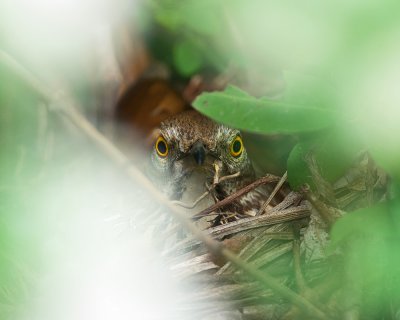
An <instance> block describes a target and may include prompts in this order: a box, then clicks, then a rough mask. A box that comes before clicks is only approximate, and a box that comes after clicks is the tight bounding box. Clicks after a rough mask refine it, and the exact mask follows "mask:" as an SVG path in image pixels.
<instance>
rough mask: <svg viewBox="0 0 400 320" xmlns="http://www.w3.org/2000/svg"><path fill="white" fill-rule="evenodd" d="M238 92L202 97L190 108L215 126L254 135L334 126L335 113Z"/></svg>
mask: <svg viewBox="0 0 400 320" xmlns="http://www.w3.org/2000/svg"><path fill="white" fill-rule="evenodd" d="M239 92H240V91H239V89H234V88H232V87H228V89H226V90H225V91H223V92H212V93H203V94H201V95H200V96H199V97H197V99H196V100H195V101H194V102H193V106H194V107H195V108H196V109H197V110H198V111H200V112H201V113H203V114H205V115H207V116H209V117H210V118H212V119H214V120H216V121H218V122H221V123H224V124H227V125H230V126H233V127H236V128H239V129H243V130H247V131H251V132H257V133H268V134H276V133H278V134H288V133H297V132H310V131H315V130H320V129H323V128H326V127H329V126H331V125H332V124H333V123H334V122H335V118H336V112H335V111H333V110H329V109H326V108H324V107H322V106H319V105H300V104H296V103H290V102H283V101H280V100H272V99H268V98H261V99H257V98H254V97H251V96H249V95H244V94H242V93H240V94H239Z"/></svg>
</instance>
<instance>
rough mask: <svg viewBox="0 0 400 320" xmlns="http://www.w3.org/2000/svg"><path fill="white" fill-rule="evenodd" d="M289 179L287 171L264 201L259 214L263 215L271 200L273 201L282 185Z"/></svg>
mask: <svg viewBox="0 0 400 320" xmlns="http://www.w3.org/2000/svg"><path fill="white" fill-rule="evenodd" d="M286 179H287V171H286V172H285V174H284V175H283V176H282V178H281V180H279V182H278V183H277V185H276V186H275V188H274V190H273V191H272V192H271V194H270V195H269V197H268V199H267V201H265V202H264V203H263V205H262V206H261V208H260V210H259V211H258V213H257V214H258V215H261V214H263V213H264V210H265V209H266V208H267V206H268V205H269V204H270V202H271V201H272V199H273V198H274V197H275V195H276V193H277V192H278V191H279V189H280V188H281V187H282V185H283V184H284V183H285V181H286Z"/></svg>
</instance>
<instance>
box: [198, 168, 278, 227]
mask: <svg viewBox="0 0 400 320" xmlns="http://www.w3.org/2000/svg"><path fill="white" fill-rule="evenodd" d="M279 180H280V178H279V177H277V176H274V175H272V174H268V175H266V176H264V177H262V178H260V179H258V180H256V181H254V182H253V183H251V184H249V185H247V186H245V187H244V188H242V189H240V190H238V191H236V192H235V193H232V194H231V195H229V196H228V197H226V198H225V199H223V200H221V201H219V202H217V203H215V204H213V205H212V206H210V207H208V208H206V209H204V210H203V211H201V212H199V213H197V214H195V215H194V216H193V219H195V220H196V219H200V218H201V217H204V216H206V215H208V214H209V213H211V212H213V211H215V210H217V209H219V208H221V207H223V206H226V205H227V204H229V203H231V202H233V201H234V200H236V199H237V198H240V197H241V196H243V195H245V194H246V193H248V192H249V191H251V190H253V189H255V188H257V187H259V186H261V185H264V184H267V183H271V182H277V181H279Z"/></svg>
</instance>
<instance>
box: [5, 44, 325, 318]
mask: <svg viewBox="0 0 400 320" xmlns="http://www.w3.org/2000/svg"><path fill="white" fill-rule="evenodd" d="M0 63H1V64H3V65H5V66H6V67H8V68H9V69H10V71H12V72H13V74H15V75H16V76H17V77H18V78H20V79H21V80H23V81H24V82H25V84H27V85H28V86H29V87H30V88H31V89H32V90H33V91H34V92H35V93H37V94H38V95H39V96H40V97H41V98H42V99H43V100H44V101H45V102H47V103H48V104H50V105H51V104H52V103H54V102H55V101H56V100H58V99H56V96H55V95H54V94H53V92H52V91H51V90H50V89H48V88H47V86H45V85H42V84H41V83H40V81H39V80H38V79H36V78H35V77H34V76H33V75H32V74H31V73H30V72H29V71H27V70H26V69H25V68H23V67H22V66H21V65H20V64H19V63H17V62H16V61H15V60H14V59H13V58H11V57H10V56H9V55H8V54H6V53H4V52H3V51H1V50H0ZM58 101H59V102H61V101H60V100H58ZM61 105H62V108H60V109H55V111H56V112H57V113H60V114H62V115H64V116H66V117H67V118H68V119H69V120H70V121H71V122H72V123H73V124H74V125H76V127H77V128H78V129H79V130H80V131H81V132H82V133H83V134H85V135H86V136H88V137H89V138H90V139H91V140H92V141H93V142H94V143H95V145H97V146H98V147H99V148H100V149H101V150H102V151H103V152H104V153H105V154H106V155H107V156H108V157H109V158H110V159H111V160H113V161H114V162H115V163H116V164H117V165H119V166H122V167H123V168H125V171H126V173H127V174H128V176H129V178H130V179H132V180H134V181H135V182H138V183H139V184H140V185H142V186H143V187H144V188H145V189H146V191H148V192H149V193H150V194H152V196H153V197H154V198H155V199H156V200H157V201H158V202H159V203H160V204H162V205H163V206H165V207H166V208H167V209H168V210H169V211H170V212H171V214H172V215H173V216H174V217H175V218H176V219H177V220H179V222H180V223H181V224H182V225H183V227H184V228H185V229H186V230H188V231H189V232H191V233H192V234H193V235H194V236H195V237H196V238H197V239H199V240H200V241H201V242H203V244H204V245H205V246H206V247H207V249H208V250H209V251H210V253H211V254H215V255H217V256H218V255H221V256H223V257H224V258H225V259H227V260H229V261H231V262H232V263H233V264H234V265H236V266H237V267H238V268H240V269H242V270H244V271H245V272H247V274H249V275H251V276H252V277H253V278H254V279H257V280H258V281H260V282H261V283H262V284H264V285H265V286H267V287H270V288H272V289H273V290H275V292H277V293H279V294H281V295H282V296H283V297H285V298H286V299H287V300H289V301H290V302H292V303H293V304H295V305H297V306H298V307H299V308H301V309H302V310H304V311H305V312H307V313H308V314H309V315H311V316H313V317H316V318H318V319H326V318H327V316H326V315H325V314H324V313H323V312H322V311H321V310H319V309H318V308H317V307H315V306H314V305H313V304H311V303H310V302H309V301H308V300H306V299H305V298H303V297H301V296H300V295H298V294H296V293H295V292H294V291H292V290H290V289H289V288H287V287H285V286H283V285H281V284H280V283H278V282H277V281H276V280H275V279H274V278H272V277H271V276H270V275H268V274H267V273H266V272H260V271H258V270H257V269H255V268H254V267H252V266H251V265H250V264H247V263H246V262H244V261H243V260H242V259H240V258H239V257H237V256H236V255H235V254H234V253H232V252H231V251H229V250H228V249H225V248H223V246H222V244H221V243H220V242H218V241H216V240H214V239H212V238H211V237H210V236H209V235H207V234H206V233H204V232H202V231H200V230H199V229H198V228H197V227H196V226H195V225H194V224H193V223H192V222H191V221H190V220H189V219H188V218H187V217H186V215H185V213H184V212H183V211H182V210H179V208H177V207H176V206H174V205H173V204H172V203H171V202H170V201H168V199H167V198H166V197H165V195H163V194H162V193H161V192H160V191H158V190H157V188H156V187H155V186H154V185H153V184H152V183H151V182H150V181H149V180H148V179H147V177H146V176H145V175H144V174H143V173H142V172H141V171H139V170H138V169H137V168H136V167H135V166H133V165H132V164H130V162H129V159H128V158H127V157H126V156H125V155H124V154H123V153H122V152H121V151H120V150H119V149H118V148H116V147H115V146H114V145H113V144H112V143H111V142H110V141H109V140H108V139H107V138H106V137H105V136H103V135H102V134H101V133H100V132H99V131H98V130H97V129H96V128H95V127H94V126H93V125H92V124H91V123H90V122H89V121H88V120H86V119H85V117H83V116H82V115H81V114H80V113H79V112H78V110H77V109H76V107H75V106H74V105H72V104H66V103H64V104H62V103H61ZM277 179H278V180H279V178H277V177H275V176H271V175H269V176H266V177H263V178H261V179H259V180H257V181H256V182H254V183H253V184H251V185H249V186H247V187H246V188H243V189H242V190H241V191H242V192H241V193H240V192H238V193H236V194H235V195H234V196H235V198H237V197H240V196H241V195H243V194H245V193H246V192H248V190H252V189H254V188H255V187H257V186H259V185H261V184H265V183H268V182H272V181H277ZM227 199H228V200H227ZM225 200H227V201H225V202H224V201H220V202H219V203H217V205H218V204H219V206H218V207H217V208H219V207H221V206H223V205H224V204H226V203H228V202H229V201H232V200H231V197H228V198H226V199H225ZM222 202H224V203H223V204H221V203H222ZM214 210H215V209H212V210H211V211H209V212H212V211H214Z"/></svg>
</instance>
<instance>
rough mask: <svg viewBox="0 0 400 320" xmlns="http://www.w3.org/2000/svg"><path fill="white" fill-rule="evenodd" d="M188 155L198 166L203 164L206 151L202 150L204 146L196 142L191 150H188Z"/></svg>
mask: <svg viewBox="0 0 400 320" xmlns="http://www.w3.org/2000/svg"><path fill="white" fill-rule="evenodd" d="M190 153H191V154H192V155H193V157H194V160H195V161H196V163H197V164H198V165H202V164H203V163H204V160H205V158H206V149H205V148H204V145H203V144H202V143H201V142H200V141H197V142H196V143H195V144H194V145H193V147H192V149H191V150H190Z"/></svg>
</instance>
